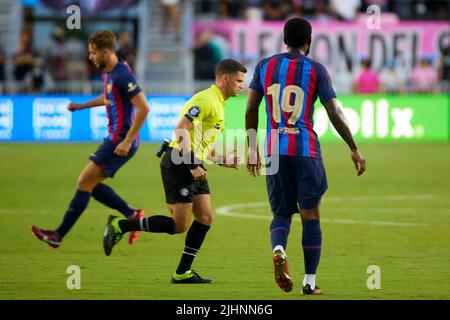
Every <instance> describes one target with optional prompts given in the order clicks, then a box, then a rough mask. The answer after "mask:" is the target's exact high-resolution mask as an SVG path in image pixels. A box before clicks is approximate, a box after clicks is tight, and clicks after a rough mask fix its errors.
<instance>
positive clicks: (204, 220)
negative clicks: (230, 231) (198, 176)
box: [174, 194, 213, 282]
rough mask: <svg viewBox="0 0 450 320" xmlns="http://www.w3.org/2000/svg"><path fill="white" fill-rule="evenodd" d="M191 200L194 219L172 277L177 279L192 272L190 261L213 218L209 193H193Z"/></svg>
mask: <svg viewBox="0 0 450 320" xmlns="http://www.w3.org/2000/svg"><path fill="white" fill-rule="evenodd" d="M193 201H194V202H193V213H194V217H195V219H194V221H193V222H192V224H191V226H190V228H189V230H188V232H187V235H186V240H185V245H184V249H183V253H182V256H181V259H180V262H179V264H178V267H177V270H176V274H175V275H174V278H178V279H180V278H182V276H183V275H185V274H186V273H189V275H190V273H191V272H192V271H191V266H192V263H193V261H194V259H195V256H196V255H197V253H198V251H199V250H200V247H201V246H202V243H203V241H204V240H205V237H206V234H207V232H208V230H209V229H210V227H211V224H212V220H213V210H212V205H211V197H210V195H209V194H197V195H194V197H193ZM180 276H181V277H180ZM204 280H206V279H204ZM209 282H210V281H209Z"/></svg>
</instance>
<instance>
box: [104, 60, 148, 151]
mask: <svg viewBox="0 0 450 320" xmlns="http://www.w3.org/2000/svg"><path fill="white" fill-rule="evenodd" d="M103 81H104V83H103V85H104V86H103V93H104V96H105V106H106V114H107V116H108V137H107V139H109V140H111V141H113V142H120V141H121V140H123V139H124V138H125V136H126V135H127V133H128V130H130V128H131V125H132V124H133V119H134V114H135V109H134V108H133V105H132V104H131V99H133V97H134V96H136V95H137V94H138V93H139V92H141V88H140V87H139V85H138V83H137V81H136V78H135V76H134V74H133V71H132V70H131V68H130V66H129V65H128V64H127V63H126V62H125V61H119V63H117V64H116V66H115V67H114V69H113V70H111V71H110V72H105V73H103ZM138 144H139V136H137V137H136V139H135V140H134V142H133V146H137V145H138Z"/></svg>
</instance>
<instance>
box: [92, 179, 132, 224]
mask: <svg viewBox="0 0 450 320" xmlns="http://www.w3.org/2000/svg"><path fill="white" fill-rule="evenodd" d="M92 197H93V198H94V199H95V200H97V201H98V202H100V203H101V204H103V205H105V206H107V207H108V208H111V209H114V210H117V211H119V212H120V213H121V214H123V215H124V216H125V217H127V218H130V217H131V216H133V215H134V214H135V213H136V211H137V209H136V208H133V207H132V206H130V205H129V204H128V203H127V202H126V201H125V200H123V199H122V198H121V197H120V196H119V195H118V194H117V193H116V192H115V191H114V190H113V189H112V188H111V187H110V186H108V185H106V184H104V183H99V184H98V185H97V186H96V187H95V188H94V189H93V190H92Z"/></svg>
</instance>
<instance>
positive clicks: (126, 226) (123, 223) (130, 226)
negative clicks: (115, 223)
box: [119, 216, 175, 234]
mask: <svg viewBox="0 0 450 320" xmlns="http://www.w3.org/2000/svg"><path fill="white" fill-rule="evenodd" d="M119 227H120V230H122V232H124V233H125V232H130V231H147V232H155V233H168V234H174V233H175V222H174V221H173V219H172V218H171V217H167V216H151V217H145V218H142V219H123V220H120V221H119Z"/></svg>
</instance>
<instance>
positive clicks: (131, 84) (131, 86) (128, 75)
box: [113, 69, 142, 100]
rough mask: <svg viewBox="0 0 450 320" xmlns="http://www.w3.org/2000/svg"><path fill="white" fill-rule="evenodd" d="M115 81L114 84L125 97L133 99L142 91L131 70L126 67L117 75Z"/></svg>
mask: <svg viewBox="0 0 450 320" xmlns="http://www.w3.org/2000/svg"><path fill="white" fill-rule="evenodd" d="M113 81H114V86H115V87H116V88H117V89H118V90H119V93H120V95H121V96H122V97H124V98H125V99H129V100H131V99H133V98H134V97H135V96H136V95H137V94H138V93H139V92H141V91H142V90H141V88H140V87H139V84H138V83H137V80H136V77H135V76H134V74H133V72H132V71H131V70H128V69H125V70H124V71H123V72H121V74H120V75H119V76H118V77H116V79H113Z"/></svg>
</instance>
